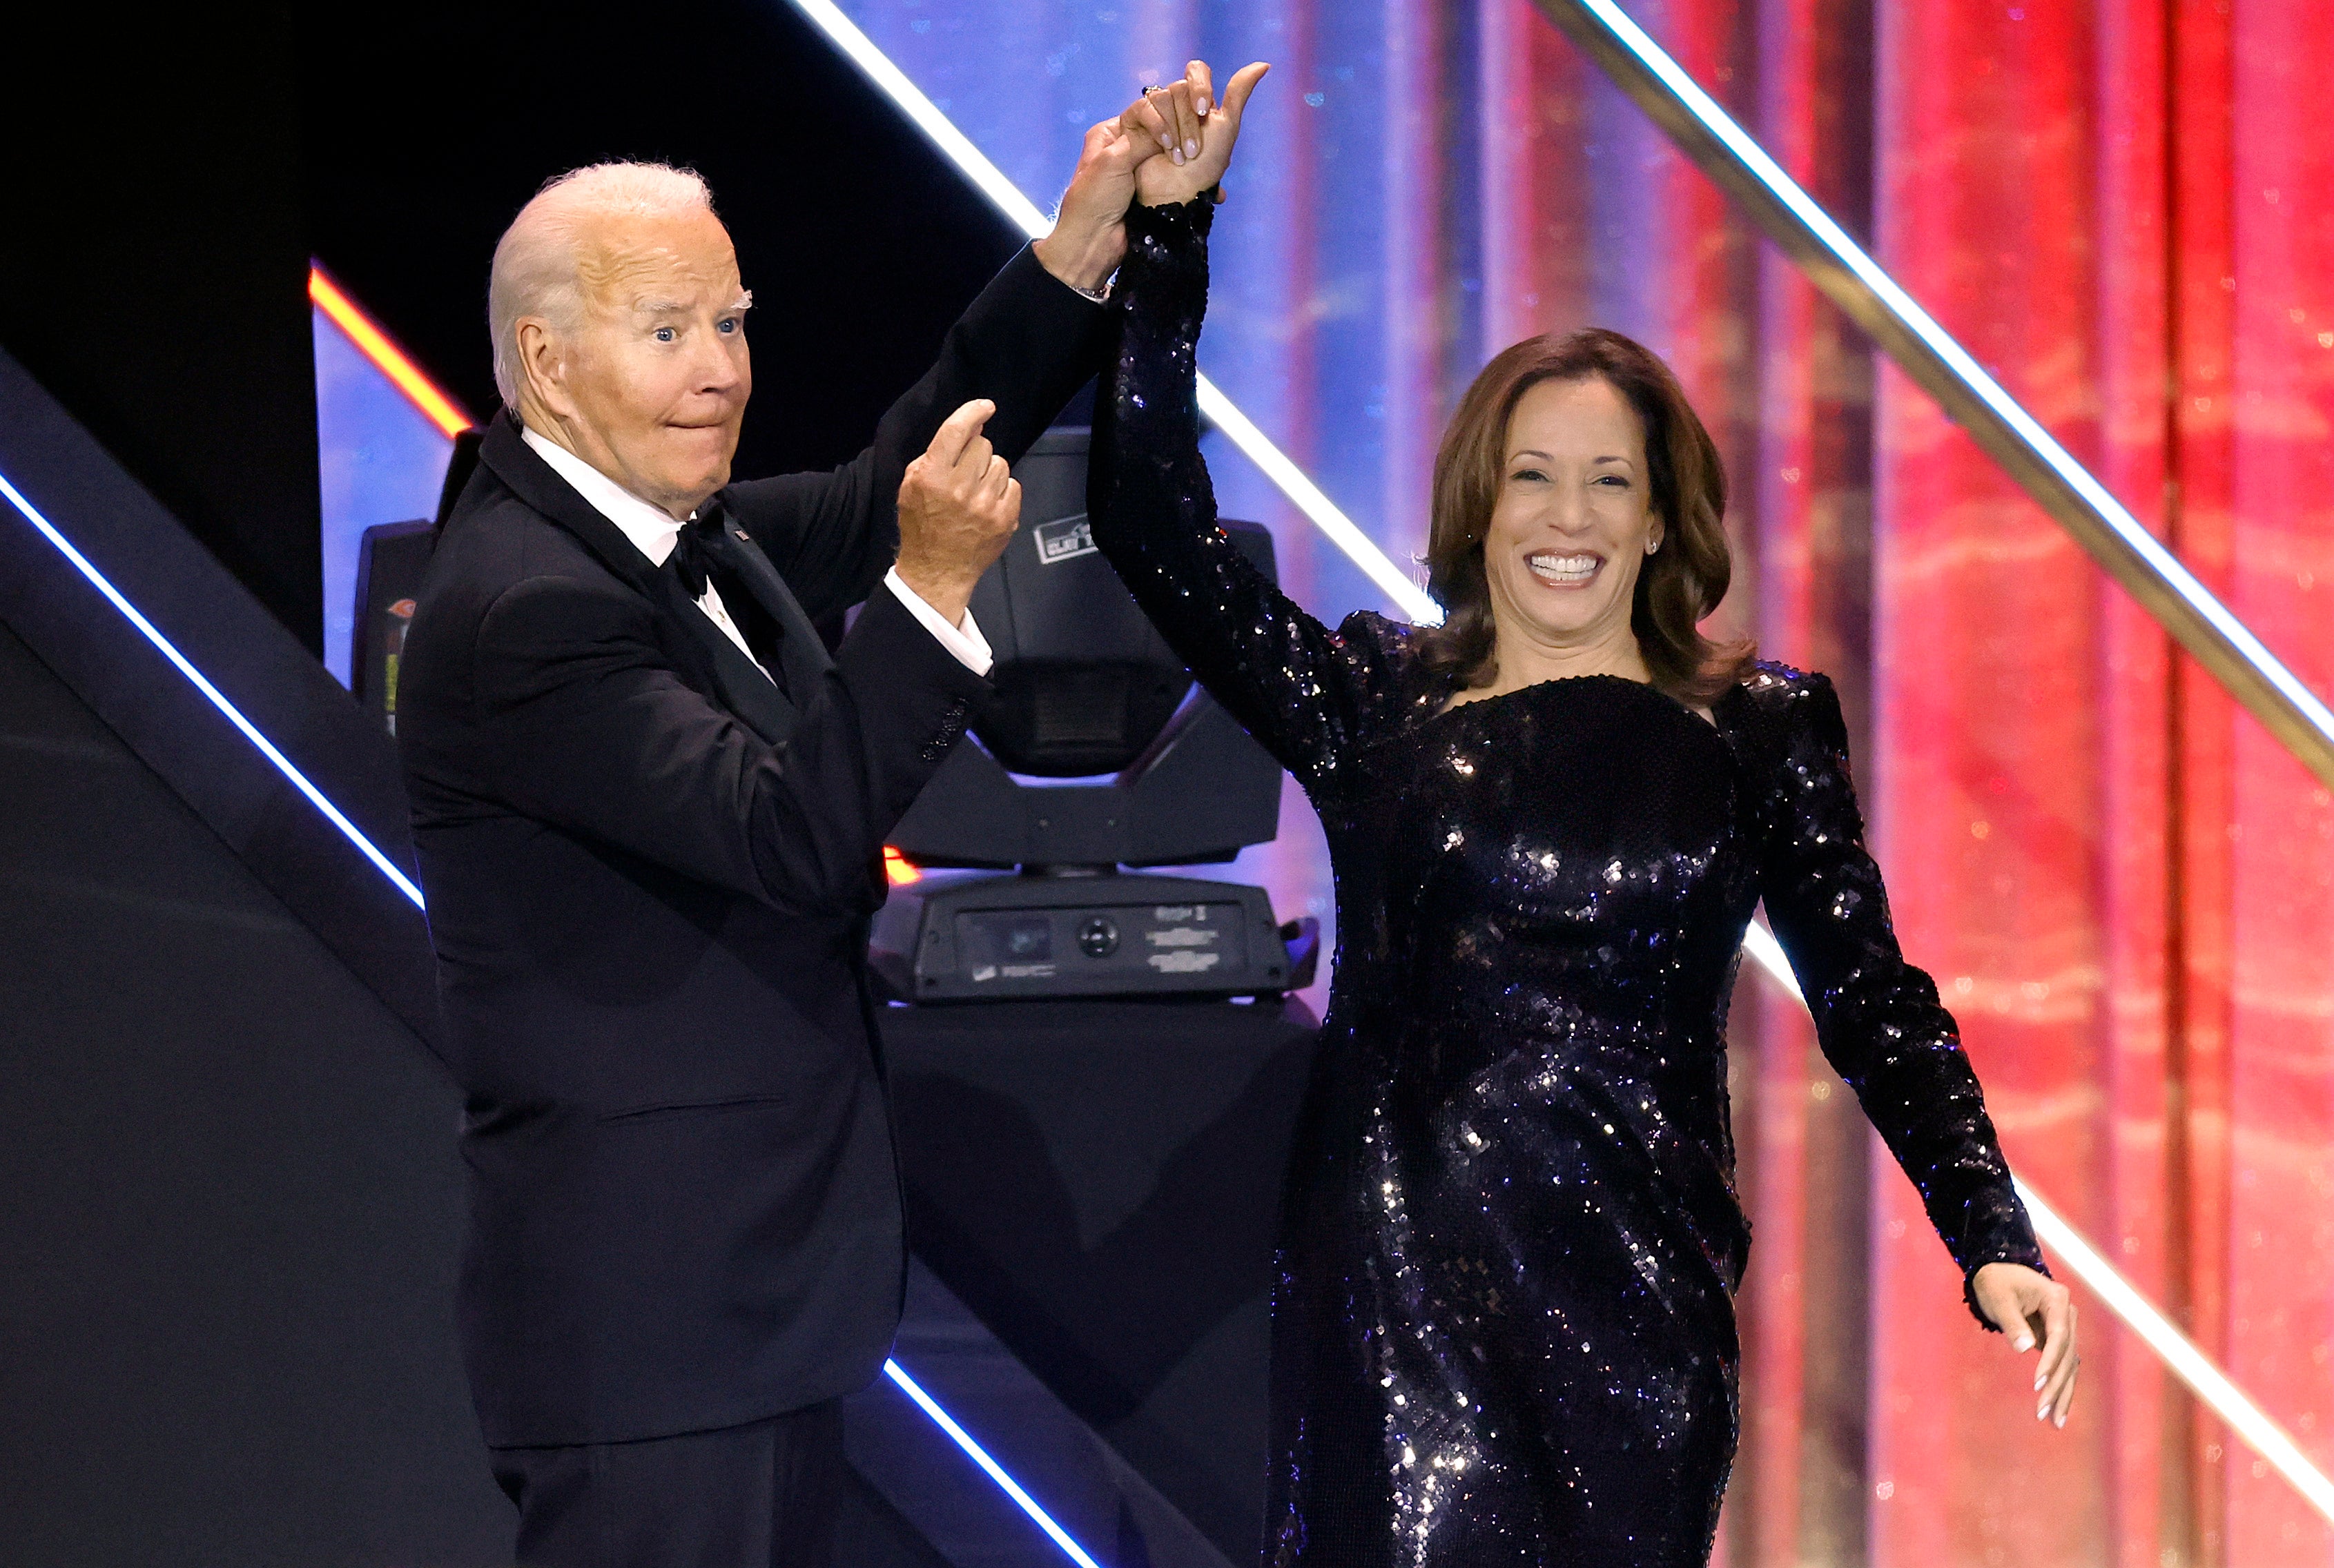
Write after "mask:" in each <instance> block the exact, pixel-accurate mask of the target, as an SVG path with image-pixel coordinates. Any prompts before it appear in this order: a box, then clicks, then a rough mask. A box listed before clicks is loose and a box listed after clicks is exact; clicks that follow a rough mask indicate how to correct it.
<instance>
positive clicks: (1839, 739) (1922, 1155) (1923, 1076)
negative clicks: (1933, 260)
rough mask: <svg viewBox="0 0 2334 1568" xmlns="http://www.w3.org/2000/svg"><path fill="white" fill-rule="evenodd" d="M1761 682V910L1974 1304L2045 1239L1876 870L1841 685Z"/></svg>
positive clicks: (1823, 1039) (1957, 1036)
mask: <svg viewBox="0 0 2334 1568" xmlns="http://www.w3.org/2000/svg"><path fill="white" fill-rule="evenodd" d="M1760 686H1763V687H1764V688H1765V690H1763V691H1761V692H1760V693H1759V695H1760V697H1761V698H1762V699H1763V701H1765V702H1770V703H1774V704H1776V705H1777V707H1779V714H1778V716H1777V717H1778V720H1779V722H1778V727H1777V734H1776V740H1775V749H1776V755H1775V758H1774V765H1773V772H1772V773H1771V774H1770V792H1771V793H1770V799H1769V813H1768V814H1769V822H1770V827H1769V833H1770V837H1769V842H1768V845H1767V852H1766V855H1765V857H1764V861H1765V863H1764V867H1763V871H1762V874H1761V877H1760V892H1761V894H1762V896H1763V897H1764V898H1765V899H1766V904H1767V916H1768V919H1769V920H1770V922H1771V923H1772V924H1773V926H1774V929H1775V937H1776V939H1777V940H1778V941H1779V942H1780V943H1781V944H1782V947H1783V950H1784V952H1785V953H1787V954H1789V957H1790V960H1791V967H1792V970H1793V971H1794V972H1795V973H1796V974H1797V975H1798V976H1799V984H1800V987H1801V988H1802V989H1803V990H1804V991H1805V992H1806V994H1807V998H1808V1010H1809V1011H1810V1012H1811V1013H1812V1014H1814V1015H1815V1024H1816V1038H1817V1040H1818V1043H1819V1044H1821V1045H1822V1047H1823V1053H1824V1055H1825V1056H1826V1057H1827V1058H1828V1060H1829V1061H1830V1062H1831V1064H1832V1066H1833V1067H1834V1068H1836V1069H1837V1071H1838V1073H1839V1075H1840V1076H1841V1077H1842V1078H1844V1079H1846V1080H1847V1082H1848V1085H1849V1086H1850V1087H1851V1088H1853V1089H1854V1090H1855V1091H1856V1095H1857V1100H1858V1101H1860V1102H1861V1103H1862V1104H1863V1106H1864V1111H1865V1114H1866V1116H1868V1117H1869V1118H1871V1121H1872V1124H1873V1126H1875V1127H1876V1128H1877V1129H1878V1130H1879V1131H1880V1136H1881V1138H1882V1139H1883V1140H1885V1141H1886V1143H1887V1145H1888V1150H1889V1152H1890V1153H1891V1154H1893V1155H1895V1157H1896V1162H1897V1164H1899V1165H1900V1166H1902V1167H1903V1168H1904V1169H1905V1175H1907V1176H1909V1177H1911V1178H1912V1179H1913V1185H1914V1187H1915V1188H1918V1189H1919V1191H1920V1194H1921V1201H1922V1203H1923V1204H1924V1206H1925V1207H1926V1208H1927V1210H1928V1216H1929V1222H1930V1223H1931V1224H1932V1225H1934V1226H1935V1227H1936V1229H1937V1234H1938V1235H1939V1236H1941V1237H1943V1240H1944V1243H1945V1246H1946V1248H1947V1250H1948V1251H1950V1252H1951V1253H1952V1254H1953V1261H1954V1262H1955V1263H1956V1264H1958V1265H1961V1269H1962V1276H1963V1294H1964V1295H1965V1296H1967V1298H1968V1300H1969V1302H1970V1310H1971V1311H1972V1313H1976V1312H1977V1303H1976V1298H1975V1297H1974V1295H1972V1294H1970V1293H1969V1284H1970V1282H1971V1281H1972V1279H1973V1278H1974V1276H1975V1275H1976V1273H1977V1271H1978V1269H1980V1268H1981V1267H1982V1266H1983V1265H1986V1264H1989V1263H2021V1264H2025V1265H2028V1266H2029V1267H2031V1268H2037V1269H2040V1268H2042V1267H2043V1263H2042V1254H2041V1251H2040V1248H2039V1247H2038V1246H2036V1245H2035V1241H2034V1232H2033V1228H2032V1227H2031V1226H2030V1224H2029V1223H2028V1221H2027V1217H2026V1207H2025V1206H2024V1205H2023V1204H2021V1202H2019V1200H2018V1194H2017V1191H2016V1189H2015V1188H2013V1187H2012V1186H2011V1179H2010V1167H2009V1165H2008V1163H2007V1162H2006V1161H2004V1160H2003V1159H2002V1156H2001V1144H2000V1142H1999V1140H1997V1139H1996V1138H1995V1136H1994V1129H1993V1122H1992V1119H1991V1118H1990V1117H1988V1116H1987V1115H1986V1111H1985V1097H1984V1095H1983V1093H1982V1092H1981V1091H1980V1090H1979V1088H1978V1082H1977V1074H1976V1073H1973V1072H1972V1071H1971V1069H1970V1063H1969V1057H1968V1056H1967V1055H1966V1054H1965V1053H1963V1050H1962V1043H1961V1033H1960V1030H1959V1028H1958V1026H1957V1025H1956V1024H1954V1023H1953V1015H1952V1014H1950V1013H1948V1012H1946V1011H1945V1009H1944V1006H1943V1004H1941V1003H1940V1002H1939V1000H1938V998H1937V987H1936V984H1935V982H1934V981H1933V980H1932V979H1930V977H1929V976H1927V975H1926V974H1925V973H1924V972H1923V971H1921V970H1920V969H1917V968H1915V967H1913V966H1912V965H1910V964H1908V963H1906V962H1905V955H1904V953H1903V952H1902V951H1901V950H1900V949H1899V948H1898V947H1897V945H1896V933H1895V928H1894V927H1893V926H1892V925H1891V924H1890V921H1889V917H1888V894H1887V890H1886V889H1885V888H1884V887H1883V886H1882V885H1881V880H1880V868H1879V867H1878V866H1877V865H1876V864H1875V863H1874V861H1873V859H1872V856H1871V853H1870V852H1869V851H1867V850H1866V848H1865V843H1864V821H1863V817H1862V815H1861V813H1859V812H1858V811H1857V803H1856V789H1855V784H1854V783H1853V781H1852V779H1851V777H1850V774H1849V771H1848V758H1847V725H1846V723H1845V722H1844V721H1843V720H1842V718H1841V717H1840V710H1839V698H1838V697H1837V696H1836V695H1835V694H1834V692H1833V691H1832V688H1831V683H1830V682H1829V681H1828V680H1826V679H1825V678H1823V677H1822V676H1819V675H1816V676H1803V677H1795V678H1789V679H1784V678H1779V677H1777V676H1773V675H1770V674H1766V673H1764V672H1762V673H1761V674H1760V676H1758V677H1756V678H1754V689H1755V688H1756V687H1760ZM1978 1321H1979V1322H1981V1323H1984V1322H1985V1318H1984V1315H1983V1314H1982V1313H1978ZM1987 1326H1988V1327H1992V1324H1990V1323H1989V1324H1987Z"/></svg>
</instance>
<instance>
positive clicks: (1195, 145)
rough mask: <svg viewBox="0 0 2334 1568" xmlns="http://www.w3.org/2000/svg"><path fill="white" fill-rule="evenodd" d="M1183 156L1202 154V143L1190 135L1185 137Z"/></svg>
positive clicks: (1189, 156) (1191, 156)
mask: <svg viewBox="0 0 2334 1568" xmlns="http://www.w3.org/2000/svg"><path fill="white" fill-rule="evenodd" d="M1183 156H1184V157H1185V158H1197V157H1199V156H1200V144H1199V142H1198V141H1197V140H1196V139H1191V138H1189V137H1186V138H1185V139H1184V141H1183Z"/></svg>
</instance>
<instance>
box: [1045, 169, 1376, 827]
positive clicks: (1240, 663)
mask: <svg viewBox="0 0 2334 1568" xmlns="http://www.w3.org/2000/svg"><path fill="white" fill-rule="evenodd" d="M1213 213H1214V207H1213V205H1212V204H1211V202H1210V200H1209V198H1207V197H1199V198H1198V199H1195V200H1193V201H1190V202H1186V203H1181V204H1178V205H1174V206H1168V207H1143V206H1138V207H1135V208H1134V209H1133V211H1132V212H1130V213H1129V214H1128V215H1127V238H1128V245H1127V255H1126V260H1125V262H1124V265H1122V266H1121V267H1120V269H1119V274H1118V282H1117V284H1116V285H1115V289H1114V293H1113V296H1112V302H1111V303H1112V304H1113V306H1114V311H1115V313H1116V316H1115V320H1116V325H1117V329H1118V341H1117V343H1116V346H1115V351H1114V353H1113V355H1112V356H1111V359H1110V361H1109V363H1108V366H1107V368H1106V369H1105V370H1104V374H1103V379H1102V383H1101V385H1100V387H1099V388H1098V389H1097V390H1096V395H1095V428H1094V444H1093V454H1092V459H1091V467H1090V471H1089V476H1088V479H1087V511H1088V514H1089V515H1090V517H1091V519H1092V522H1093V525H1094V534H1095V543H1096V544H1099V545H1100V546H1101V547H1102V549H1103V551H1104V553H1105V554H1107V555H1108V556H1109V557H1110V562H1111V564H1112V565H1113V566H1114V567H1116V568H1117V570H1118V574H1119V577H1120V578H1121V580H1122V581H1124V582H1125V584H1126V586H1127V588H1128V589H1129V590H1130V591H1131V592H1133V595H1134V597H1135V601H1137V602H1138V603H1140V604H1141V605H1142V606H1143V611H1144V613H1146V614H1147V615H1149V616H1150V617H1151V620H1152V622H1153V624H1154V625H1156V626H1157V627H1158V628H1159V630H1160V633H1161V634H1162V636H1164V637H1165V638H1166V639H1167V641H1168V643H1169V644H1170V645H1171V646H1172V648H1173V649H1175V651H1176V652H1177V654H1179V655H1180V656H1181V658H1182V659H1183V661H1184V662H1185V663H1186V664H1188V665H1190V666H1191V673H1192V674H1193V675H1194V676H1196V677H1197V678H1199V680H1200V682H1201V685H1203V686H1205V687H1206V688H1208V690H1209V692H1210V694H1211V695H1213V696H1214V697H1215V698H1216V700H1217V701H1218V702H1220V703H1221V704H1223V706H1224V707H1225V708H1226V709H1227V710H1228V711H1229V712H1230V714H1231V715H1232V717H1235V718H1237V719H1238V720H1239V722H1240V723H1241V724H1242V725H1243V726H1246V728H1247V729H1248V732H1249V734H1250V735H1252V736H1255V737H1256V738H1257V740H1258V741H1259V743H1261V744H1262V745H1263V746H1264V747H1265V749H1266V750H1268V751H1269V752H1271V753H1272V755H1274V756H1275V757H1276V758H1277V759H1278V761H1279V762H1280V764H1281V765H1282V766H1284V767H1286V768H1288V770H1289V772H1291V773H1293V774H1296V775H1297V779H1298V781H1299V782H1301V783H1302V784H1305V785H1306V786H1307V788H1308V789H1312V788H1315V787H1317V786H1320V785H1325V784H1333V783H1334V782H1335V780H1336V776H1337V775H1338V773H1339V771H1340V770H1341V769H1342V768H1344V767H1345V765H1347V764H1348V762H1349V761H1350V760H1351V758H1352V757H1353V755H1354V754H1355V751H1356V750H1357V749H1358V748H1359V746H1360V745H1362V744H1363V743H1364V742H1365V740H1366V738H1367V736H1368V735H1369V733H1370V731H1371V730H1373V729H1374V727H1375V726H1376V724H1377V723H1378V722H1379V720H1380V717H1381V716H1382V715H1383V713H1384V710H1385V709H1386V708H1387V707H1390V705H1391V703H1392V701H1393V690H1394V681H1395V670H1394V648H1393V647H1392V646H1391V644H1392V643H1393V641H1394V640H1395V639H1396V637H1397V636H1398V634H1397V633H1394V631H1393V630H1392V629H1391V628H1390V627H1387V625H1386V623H1384V622H1382V621H1377V620H1375V618H1373V617H1363V616H1356V617H1354V618H1353V619H1351V620H1347V621H1346V623H1345V629H1344V631H1343V633H1342V634H1340V633H1336V632H1332V631H1330V630H1328V629H1327V628H1326V627H1324V626H1323V625H1322V624H1321V623H1320V622H1319V621H1317V620H1314V619H1313V618H1312V617H1311V616H1309V615H1307V614H1306V613H1305V611H1303V610H1301V609H1299V608H1298V607H1297V604H1296V603H1295V602H1294V601H1291V600H1290V599H1289V598H1288V596H1287V595H1285V594H1283V593H1282V592H1280V591H1279V590H1278V588H1276V587H1275V586H1274V585H1273V584H1272V583H1271V582H1269V581H1268V579H1267V578H1266V577H1265V576H1264V574H1263V573H1262V572H1259V571H1258V570H1257V569H1256V568H1255V567H1254V566H1252V565H1250V564H1249V561H1248V559H1247V558H1246V557H1245V556H1243V555H1242V554H1241V553H1239V548H1238V547H1237V546H1235V545H1234V544H1232V542H1231V540H1230V538H1229V537H1228V536H1226V534H1224V532H1223V530H1221V529H1220V528H1219V527H1218V526H1217V525H1216V498H1215V491H1214V487H1213V486H1212V485H1211V484H1210V481H1209V477H1208V466H1207V463H1206V462H1205V460H1204V459H1202V458H1201V456H1200V416H1199V405H1198V396H1197V374H1196V370H1195V366H1194V356H1195V351H1196V348H1197V345H1198V342H1199V337H1200V324H1201V317H1202V316H1203V315H1204V314H1205V313H1206V309H1207V295H1208V229H1209V226H1210V219H1211V218H1212V216H1213Z"/></svg>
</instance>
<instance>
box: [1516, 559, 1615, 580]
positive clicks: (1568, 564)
mask: <svg viewBox="0 0 2334 1568" xmlns="http://www.w3.org/2000/svg"><path fill="white" fill-rule="evenodd" d="M1524 564H1525V565H1527V566H1529V567H1530V568H1531V572H1532V575H1533V576H1535V577H1537V578H1538V579H1539V580H1540V581H1541V582H1559V583H1569V582H1587V581H1588V580H1589V579H1590V578H1592V577H1594V576H1596V568H1597V567H1599V566H1601V565H1603V564H1604V562H1603V561H1602V560H1601V559H1600V558H1599V557H1597V556H1595V555H1527V556H1525V557H1524Z"/></svg>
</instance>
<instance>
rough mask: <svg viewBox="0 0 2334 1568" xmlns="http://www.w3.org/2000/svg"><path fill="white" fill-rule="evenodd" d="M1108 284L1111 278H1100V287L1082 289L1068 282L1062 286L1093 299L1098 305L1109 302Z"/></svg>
mask: <svg viewBox="0 0 2334 1568" xmlns="http://www.w3.org/2000/svg"><path fill="white" fill-rule="evenodd" d="M1110 285H1111V280H1110V279H1109V278H1104V279H1103V280H1102V287H1100V288H1098V289H1082V288H1080V287H1078V285H1077V284H1068V283H1066V284H1063V285H1062V286H1063V287H1064V288H1066V289H1067V290H1069V291H1070V292H1071V293H1074V294H1079V295H1082V296H1084V297H1085V298H1086V299H1090V300H1092V301H1094V303H1096V304H1098V305H1106V304H1108V303H1110Z"/></svg>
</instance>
